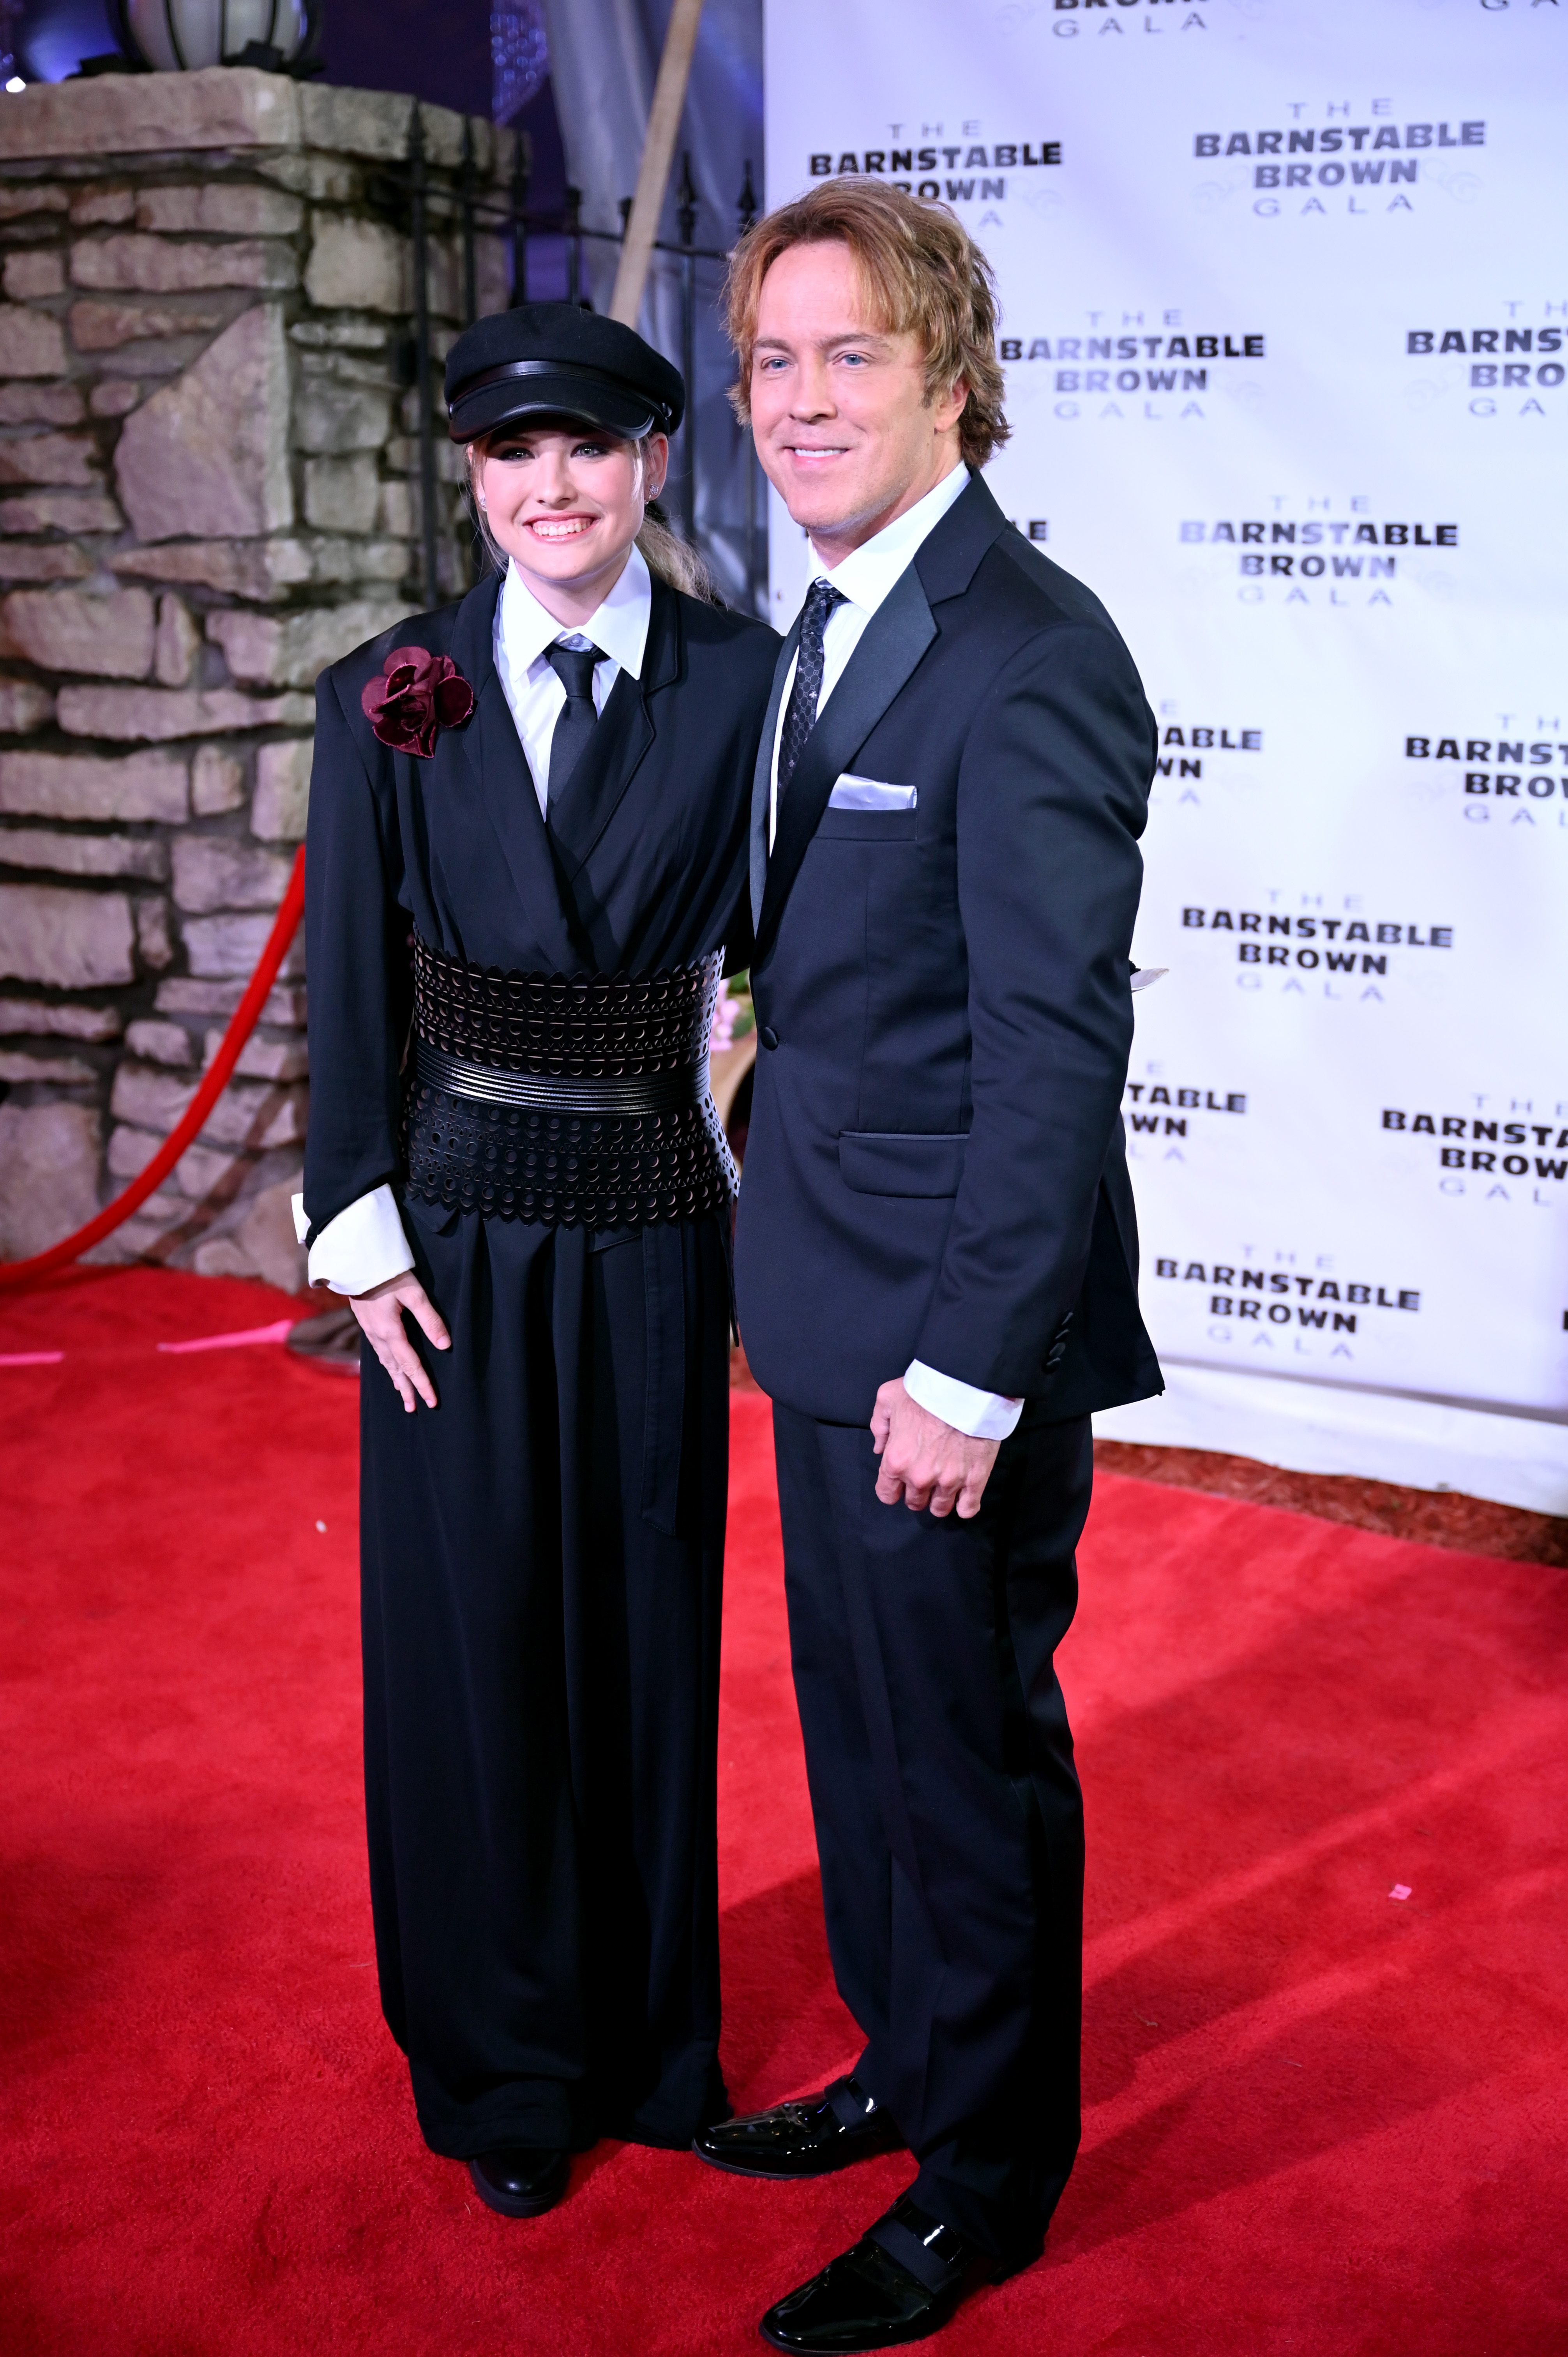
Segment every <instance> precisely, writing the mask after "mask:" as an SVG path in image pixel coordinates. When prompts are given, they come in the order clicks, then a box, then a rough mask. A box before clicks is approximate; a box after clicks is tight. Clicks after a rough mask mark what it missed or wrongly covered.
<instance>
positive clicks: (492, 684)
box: [435, 578, 581, 974]
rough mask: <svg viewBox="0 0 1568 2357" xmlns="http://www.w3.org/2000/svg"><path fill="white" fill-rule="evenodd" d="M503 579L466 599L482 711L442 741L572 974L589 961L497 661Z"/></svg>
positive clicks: (463, 652) (471, 663)
mask: <svg viewBox="0 0 1568 2357" xmlns="http://www.w3.org/2000/svg"><path fill="white" fill-rule="evenodd" d="M499 594H500V582H499V578H498V579H495V580H491V581H482V582H481V583H480V584H479V587H478V588H477V589H471V590H470V591H469V593H468V595H467V597H465V598H464V600H463V604H462V607H461V609H460V610H459V612H458V616H457V622H456V629H455V630H454V631H453V633H452V660H453V662H455V663H456V666H457V668H458V670H459V671H460V672H461V673H462V674H463V676H464V678H465V679H466V680H467V682H468V683H469V685H470V686H471V687H472V688H473V691H474V714H473V717H472V719H471V720H469V721H468V722H467V725H466V726H464V727H463V728H462V729H460V730H456V729H446V730H444V731H443V732H442V734H441V736H440V737H437V739H436V746H435V751H436V758H437V760H438V761H439V759H440V757H441V751H442V748H443V746H444V745H446V744H447V743H448V742H449V741H450V740H451V739H452V738H453V737H456V740H457V742H458V744H459V745H460V746H461V747H462V749H463V754H464V757H465V759H466V760H467V768H468V772H469V774H470V776H471V777H472V779H473V781H474V783H475V785H476V786H477V788H478V794H479V800H480V802H481V803H482V804H483V807H484V811H485V814H486V816H487V817H488V818H489V823H490V825H491V827H492V828H493V829H494V831H495V834H496V836H497V838H498V840H499V844H500V848H501V856H502V857H503V858H504V860H505V862H506V866H507V872H508V874H509V875H510V877H511V880H512V885H513V887H514V888H515V890H516V893H517V897H518V899H520V900H521V903H522V907H523V910H524V913H525V914H526V916H527V919H528V922H529V927H530V929H531V931H532V932H533V934H534V936H535V937H536V939H537V940H538V942H539V943H540V945H541V947H542V949H543V950H544V952H545V953H546V955H547V957H548V959H549V963H550V965H551V968H552V970H553V971H554V972H557V973H562V974H570V973H572V972H574V971H575V968H576V967H577V966H578V965H579V964H580V963H581V958H580V955H579V953H578V952H577V950H576V948H575V946H574V943H573V940H572V930H571V926H570V923H569V921H568V919H567V915H566V911H565V909H564V907H563V905H562V900H561V889H560V883H559V879H558V877H557V876H556V873H555V861H554V857H553V854H552V851H551V848H550V837H549V835H548V834H546V832H545V827H544V821H543V818H542V816H541V814H540V809H539V798H538V796H537V795H536V794H535V792H534V791H533V779H532V775H531V774H530V771H529V767H528V762H527V759H526V758H525V757H524V754H523V749H522V743H521V738H520V737H519V736H518V733H517V724H516V723H515V721H514V720H513V719H512V716H511V706H510V705H509V704H508V702H507V700H506V694H505V691H504V689H503V688H502V686H501V683H500V679H499V674H498V673H497V671H496V665H495V638H494V631H495V612H496V599H497V597H499Z"/></svg>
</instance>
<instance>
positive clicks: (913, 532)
mask: <svg viewBox="0 0 1568 2357" xmlns="http://www.w3.org/2000/svg"><path fill="white" fill-rule="evenodd" d="M968 489H969V468H967V467H966V466H965V465H964V464H963V462H962V460H960V461H959V464H958V465H957V466H956V467H955V468H953V469H952V472H951V473H950V474H948V475H944V476H943V477H942V479H941V481H940V483H938V484H937V486H936V488H935V489H934V490H929V491H928V492H927V493H926V495H925V497H924V499H920V500H916V502H915V504H914V506H913V507H912V508H906V509H905V511H904V513H903V514H902V515H901V516H895V517H894V519H893V522H891V523H885V524H884V525H883V527H882V530H881V531H880V532H878V533H873V534H872V537H871V538H870V539H869V540H867V541H864V542H863V543H862V544H861V545H860V547H858V548H855V549H852V550H851V551H850V554H848V555H847V556H845V557H843V558H841V559H840V561H839V563H838V564H837V565H834V567H833V569H832V572H831V573H828V574H824V575H822V576H821V577H822V579H824V580H826V581H828V582H830V583H831V584H832V587H833V588H835V589H837V590H838V591H839V592H840V593H841V594H842V595H843V597H847V598H848V599H849V601H850V603H851V605H852V606H858V607H860V608H861V609H862V610H863V612H865V613H867V614H875V611H876V609H877V608H878V606H880V605H881V603H882V601H883V599H884V598H885V597H886V596H887V595H888V593H889V592H890V591H891V589H892V587H893V585H894V583H895V582H896V581H897V578H898V576H899V575H900V574H901V573H903V572H905V571H907V569H908V565H909V564H910V562H911V560H912V559H913V557H914V554H915V552H916V550H917V549H918V547H919V546H920V544H921V542H922V541H924V540H925V539H926V538H927V537H928V536H929V534H930V533H933V532H934V531H935V530H936V528H937V526H938V524H939V523H940V522H941V520H942V518H943V516H945V515H946V513H947V511H948V510H949V509H950V507H951V506H953V505H954V503H955V502H956V501H957V500H961V498H962V497H963V494H964V492H965V491H966V490H968Z"/></svg>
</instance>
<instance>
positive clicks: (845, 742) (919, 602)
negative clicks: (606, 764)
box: [757, 565, 937, 950]
mask: <svg viewBox="0 0 1568 2357" xmlns="http://www.w3.org/2000/svg"><path fill="white" fill-rule="evenodd" d="M936 635H937V626H936V624H935V622H934V621H933V620H932V619H931V609H930V607H929V605H928V604H927V602H926V593H925V590H924V589H923V588H922V587H921V586H920V578H919V576H918V573H917V572H916V570H915V568H914V566H913V565H910V566H909V568H908V571H907V572H906V573H905V574H903V576H901V577H900V579H899V581H898V582H897V586H896V587H895V588H894V589H893V590H892V592H891V593H890V595H889V596H888V597H886V599H885V600H884V602H883V603H882V605H880V606H879V607H878V608H877V609H876V612H875V614H874V615H873V616H872V618H871V620H870V621H869V622H868V623H867V624H866V627H865V634H864V636H863V637H862V639H861V641H860V644H859V645H858V646H857V647H856V648H855V651H854V654H852V655H851V657H850V659H849V662H848V663H847V665H846V666H845V669H844V673H843V678H842V679H841V680H840V681H839V683H838V685H837V686H836V687H835V688H834V689H833V692H832V694H831V695H830V696H829V698H828V700H827V702H826V704H824V705H822V711H821V713H820V715H819V716H818V720H817V725H816V726H815V727H814V728H813V729H812V731H811V735H810V736H809V737H807V739H806V745H805V750H804V751H803V752H802V754H801V755H800V760H799V761H798V763H797V764H796V767H795V774H794V776H793V777H792V778H791V779H790V780H789V785H788V786H787V787H786V788H785V790H784V791H783V793H782V794H781V795H780V796H779V825H778V832H777V833H776V834H775V836H774V839H773V855H772V857H771V858H770V859H769V860H768V883H767V888H766V890H765V891H764V893H763V896H762V908H761V910H760V913H759V914H758V917H757V948H758V950H760V949H761V948H762V947H763V945H764V943H765V942H768V940H770V939H771V937H772V934H773V932H774V931H775V929H776V927H777V926H778V923H779V915H780V913H781V911H782V909H783V907H784V903H785V901H786V900H787V899H788V898H789V888H790V886H791V885H792V884H793V883H794V881H795V878H796V877H797V876H798V875H799V874H800V863H801V861H802V860H803V859H804V858H805V856H806V850H807V846H808V845H809V844H810V843H811V837H812V836H813V835H814V834H815V833H816V831H817V827H818V825H819V823H821V820H822V813H823V812H824V811H825V810H826V808H827V806H828V796H829V795H830V794H831V793H832V790H833V780H834V779H835V778H837V777H838V776H839V774H840V773H841V771H843V770H846V769H848V768H849V767H850V766H851V765H852V763H853V762H854V757H855V755H856V753H858V751H859V750H860V748H861V747H862V745H864V744H865V740H866V738H867V737H869V736H870V734H871V732H872V730H873V729H874V728H875V726H876V724H877V722H878V721H879V720H880V719H881V717H882V716H883V714H884V713H885V712H886V709H887V707H888V705H890V704H891V703H892V701H893V699H894V697H895V696H896V695H897V694H898V693H899V691H900V689H902V688H903V686H904V685H905V683H906V682H907V681H908V679H909V677H910V675H911V673H913V671H914V669H915V666H916V664H917V663H918V662H919V660H920V658H921V656H922V655H923V654H924V653H925V651H926V649H927V648H928V647H929V645H930V643H931V640H933V639H934V638H935V637H936Z"/></svg>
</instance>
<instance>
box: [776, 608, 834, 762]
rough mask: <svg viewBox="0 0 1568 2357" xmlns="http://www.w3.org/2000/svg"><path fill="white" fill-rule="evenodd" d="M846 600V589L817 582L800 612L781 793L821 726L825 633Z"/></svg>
mask: <svg viewBox="0 0 1568 2357" xmlns="http://www.w3.org/2000/svg"><path fill="white" fill-rule="evenodd" d="M845 602H846V600H845V597H844V594H843V590H842V589H835V588H834V587H833V586H832V583H831V582H829V581H822V580H816V581H813V582H812V584H811V588H810V589H809V590H808V591H807V593H806V603H805V606H804V608H802V610H801V614H800V651H799V653H798V654H797V655H796V658H795V684H794V686H793V687H792V688H791V689H790V690H789V710H788V711H787V712H786V713H785V715H784V726H783V728H782V729H781V730H780V732H779V796H780V798H781V797H782V795H783V792H784V789H785V787H786V786H787V785H788V784H789V780H790V779H791V778H792V777H793V776H794V774H795V764H796V762H797V761H798V760H799V759H800V756H801V754H802V753H803V752H804V751H805V749H806V739H807V737H809V736H810V735H811V731H812V729H813V728H814V727H815V726H816V725H817V700H818V698H819V697H820V695H821V694H822V633H823V631H824V630H826V629H827V627H828V616H829V615H830V614H831V613H832V610H833V608H834V607H835V606H842V605H843V604H844V603H845Z"/></svg>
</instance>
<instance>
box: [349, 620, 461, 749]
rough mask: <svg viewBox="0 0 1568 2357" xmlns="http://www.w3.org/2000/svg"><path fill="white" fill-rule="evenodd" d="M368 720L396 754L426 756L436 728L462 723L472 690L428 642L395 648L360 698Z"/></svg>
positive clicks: (456, 670)
mask: <svg viewBox="0 0 1568 2357" xmlns="http://www.w3.org/2000/svg"><path fill="white" fill-rule="evenodd" d="M360 705H361V706H362V708H363V711H364V715H365V717H366V719H367V720H368V721H369V722H370V724H371V727H372V728H373V729H374V730H375V732H376V735H377V736H378V737H380V738H381V743H382V744H383V745H390V746H391V747H392V750H393V752H394V753H415V754H417V755H418V757H419V759H421V760H422V761H427V760H428V759H430V756H431V754H432V753H434V752H435V737H436V731H437V730H438V729H442V728H460V727H461V726H462V725H463V723H464V721H465V720H467V717H468V715H469V714H470V713H471V712H472V710H473V708H474V691H473V689H472V688H471V687H470V686H469V685H468V683H467V680H466V679H465V678H464V676H463V674H462V673H461V672H460V671H459V670H458V668H457V666H456V663H455V662H453V660H452V658H451V656H450V655H433V654H432V653H431V652H430V651H429V650H428V648H426V647H394V648H393V649H392V653H391V654H390V655H388V657H387V659H386V665H385V668H384V671H383V673H382V675H381V678H380V679H372V680H371V681H370V682H369V683H368V684H367V685H366V687H365V689H364V692H363V693H362V694H361V695H360Z"/></svg>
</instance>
